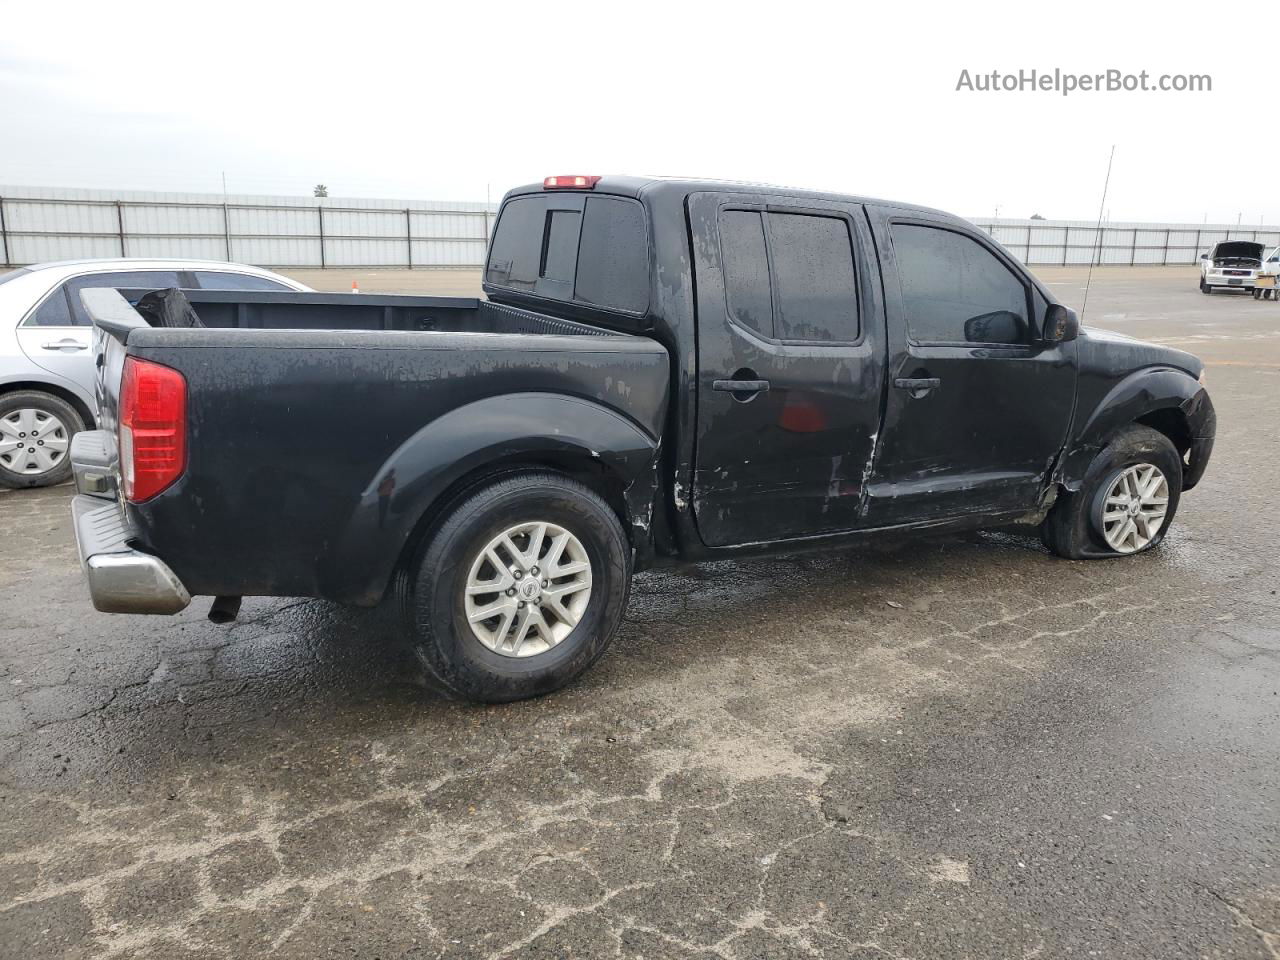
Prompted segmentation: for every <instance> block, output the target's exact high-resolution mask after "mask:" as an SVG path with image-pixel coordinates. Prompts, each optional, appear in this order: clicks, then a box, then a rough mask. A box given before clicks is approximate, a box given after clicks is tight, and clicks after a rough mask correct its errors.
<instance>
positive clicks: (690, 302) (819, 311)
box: [72, 176, 1215, 701]
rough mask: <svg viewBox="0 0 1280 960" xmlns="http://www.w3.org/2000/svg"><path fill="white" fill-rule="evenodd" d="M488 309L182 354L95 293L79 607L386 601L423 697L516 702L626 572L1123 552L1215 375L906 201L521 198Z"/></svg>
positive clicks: (1169, 493) (509, 214)
mask: <svg viewBox="0 0 1280 960" xmlns="http://www.w3.org/2000/svg"><path fill="white" fill-rule="evenodd" d="M483 286H484V291H485V294H486V297H485V298H480V299H471V298H423V297H372V296H362V297H359V298H356V297H333V296H330V295H325V294H293V293H239V292H236V293H232V292H216V291H201V292H194V293H191V294H190V295H189V300H190V307H189V309H190V310H191V311H193V312H194V314H195V315H196V316H197V317H198V318H199V319H200V321H201V322H202V323H203V324H204V325H203V327H193V328H183V329H179V328H171V327H167V326H151V325H148V324H147V323H146V322H144V320H143V319H142V317H141V316H140V315H139V313H138V312H137V311H136V310H134V309H133V308H131V307H130V305H129V302H128V301H129V300H130V299H136V294H133V293H126V294H124V295H122V294H121V293H119V292H116V291H110V290H86V291H85V292H84V293H83V294H82V298H83V300H84V303H85V306H86V309H87V310H88V311H89V313H90V315H91V316H92V317H93V319H94V323H95V325H96V327H97V335H96V336H97V351H98V361H99V369H100V373H99V376H100V389H101V392H102V407H103V422H102V425H101V429H100V430H98V431H94V432H89V433H85V434H81V435H80V436H79V437H77V438H76V441H75V443H74V445H73V449H72V461H73V465H74V468H75V474H76V482H77V485H78V487H79V495H78V496H77V497H76V498H75V500H74V507H73V510H74V514H75V527H76V532H77V537H78V540H79V548H80V554H81V557H82V560H83V563H84V567H85V570H86V572H87V575H88V581H89V589H90V593H91V596H92V598H93V601H94V603H95V605H96V606H97V607H98V609H100V610H104V611H109V612H123V613H173V612H176V611H178V610H180V609H182V608H184V607H186V606H187V604H188V603H189V602H190V599H191V597H192V596H193V595H205V596H213V597H215V598H216V599H215V600H214V602H213V605H212V607H211V611H210V612H211V616H213V617H214V618H215V619H220V620H225V619H228V618H230V617H233V616H234V615H235V611H236V608H237V605H238V602H239V601H238V598H240V597H242V596H245V595H266V596H309V597H323V598H327V599H330V600H334V601H339V602H342V603H349V604H357V605H364V606H372V605H375V604H378V603H379V602H380V601H382V600H383V599H384V597H388V595H391V594H394V596H395V598H396V600H397V601H398V604H399V607H400V611H401V614H402V616H403V621H404V626H405V630H406V632H407V634H408V636H409V637H410V638H411V640H412V643H413V645H414V648H415V650H416V651H417V654H418V656H419V657H420V659H421V660H422V663H423V664H424V665H425V666H426V668H427V669H428V670H429V672H430V673H431V674H432V675H433V676H434V677H435V678H436V680H437V681H438V682H439V684H440V685H441V686H442V687H444V688H445V689H447V690H448V691H450V692H452V693H453V694H455V695H458V696H461V697H465V698H469V699H473V700H481V701H505V700H511V699H516V698H520V697H526V696H531V695H536V694H540V693H545V692H547V691H550V690H553V689H555V688H557V687H559V686H561V685H563V684H565V683H566V682H568V681H569V680H571V679H572V678H574V677H575V676H577V675H578V674H580V673H581V672H582V671H583V670H585V669H586V668H587V667H588V666H589V665H590V664H591V663H592V662H593V661H595V660H596V659H597V658H598V657H599V656H600V655H601V654H602V653H603V652H604V650H605V648H606V646H607V645H608V643H609V641H610V639H611V638H612V636H613V634H614V632H615V630H616V629H617V627H618V625H619V622H620V621H621V618H622V615H623V611H624V608H625V607H626V604H627V597H628V590H629V583H630V579H631V575H632V573H633V572H634V571H636V570H639V569H643V568H645V567H649V566H651V565H654V564H659V563H673V562H690V561H701V560H712V559H719V558H726V557H735V556H742V555H746V554H753V553H767V552H774V551H794V550H799V549H815V548H828V547H832V548H834V547H843V546H848V545H850V544H855V543H858V542H859V541H862V540H864V539H865V538H868V537H879V536H884V535H889V534H902V533H910V532H913V531H925V530H928V531H942V530H961V529H971V528H979V527H993V526H1002V525H1007V524H1029V525H1033V526H1035V527H1038V528H1039V530H1040V533H1041V537H1042V539H1043V542H1044V543H1045V544H1046V546H1047V547H1048V548H1049V549H1050V550H1051V551H1053V552H1054V553H1056V554H1059V555H1060V556H1063V557H1068V558H1072V559H1084V558H1104V557H1117V556H1123V555H1131V554H1136V553H1139V552H1141V551H1144V550H1149V549H1151V548H1153V547H1155V546H1156V545H1157V544H1159V543H1160V542H1161V541H1162V539H1163V538H1164V537H1165V535H1166V532H1167V531H1168V529H1169V526H1170V524H1171V523H1172V521H1173V518H1174V514H1175V511H1176V510H1177V507H1178V502H1179V498H1180V496H1181V495H1182V493H1184V492H1185V491H1187V490H1189V489H1191V488H1192V487H1194V486H1195V485H1196V483H1197V481H1199V479H1200V477H1201V475H1202V474H1203V473H1204V470H1205V467H1206V465H1207V463H1208V461H1209V457H1210V453H1211V450H1212V447H1213V438H1214V430H1215V416H1214V410H1213V405H1212V403H1211V402H1210V399H1209V396H1208V394H1207V392H1206V390H1205V387H1204V383H1203V366H1202V364H1201V362H1200V361H1199V360H1197V359H1196V358H1195V357H1193V356H1191V355H1189V354H1187V353H1183V352H1181V351H1179V350H1174V349H1171V348H1168V347H1163V346H1155V345H1151V344H1146V343H1142V342H1139V341H1137V340H1132V339H1129V338H1126V337H1122V336H1118V335H1116V334H1111V333H1105V332H1102V331H1095V330H1089V329H1081V328H1080V325H1079V321H1078V319H1077V317H1076V315H1075V313H1074V312H1073V311H1072V310H1071V309H1069V308H1068V307H1066V306H1064V305H1062V304H1060V303H1058V302H1057V301H1056V300H1055V299H1054V297H1053V295H1052V293H1051V292H1050V291H1049V290H1048V289H1047V288H1046V287H1045V286H1044V285H1043V284H1041V283H1040V282H1039V281H1038V280H1037V279H1036V278H1035V277H1034V276H1033V275H1032V274H1030V273H1029V272H1028V271H1027V270H1026V269H1025V268H1024V267H1023V266H1022V265H1021V264H1020V263H1019V262H1018V261H1017V260H1016V259H1014V258H1013V257H1012V256H1011V255H1010V254H1009V253H1008V252H1007V251H1005V250H1004V249H1003V248H1002V247H1001V246H1000V245H999V244H998V243H996V242H994V241H993V240H992V239H991V238H990V237H989V236H987V235H986V234H985V233H983V232H982V231H980V230H979V229H977V228H976V227H974V226H973V225H971V224H970V223H968V222H966V221H964V220H961V219H959V218H957V217H954V216H951V215H949V214H946V213H941V212H938V211H936V210H930V209H925V208H923V207H917V206H910V205H907V204H900V203H889V202H883V201H878V200H867V199H861V198H858V197H851V196H842V195H835V194H829V193H816V192H807V191H801V190H790V189H779V188H773V187H764V186H750V185H742V184H730V183H721V182H715V181H693V180H655V179H638V178H631V177H603V178H602V177H586V176H573V177H552V178H548V179H547V180H546V181H544V182H542V183H536V184H532V185H530V186H526V187H521V188H519V189H516V190H512V191H511V192H510V193H508V194H507V195H506V197H505V198H504V200H503V203H502V206H501V208H500V211H499V214H498V218H497V222H496V226H495V229H494V233H493V237H492V240H491V242H490V244H489V250H488V257H487V263H486V266H485V270H484V278H483ZM153 296H157V295H156V294H153ZM164 296H168V297H170V299H171V300H172V299H174V298H175V297H177V296H178V295H177V294H176V293H175V292H169V293H168V294H164Z"/></svg>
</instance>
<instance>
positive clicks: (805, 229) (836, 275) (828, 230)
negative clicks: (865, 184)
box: [768, 213, 858, 343]
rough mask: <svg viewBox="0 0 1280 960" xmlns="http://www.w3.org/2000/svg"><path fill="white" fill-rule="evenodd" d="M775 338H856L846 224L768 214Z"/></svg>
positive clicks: (829, 219)
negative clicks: (773, 287) (775, 309)
mask: <svg viewBox="0 0 1280 960" xmlns="http://www.w3.org/2000/svg"><path fill="white" fill-rule="evenodd" d="M768 221H769V241H770V243H771V244H772V250H773V274H774V283H775V285H776V287H777V295H778V323H777V331H778V338H779V339H780V340H803V341H805V342H808V343H821V342H824V341H837V342H838V341H844V342H851V341H853V340H857V339H858V294H857V288H856V287H855V285H854V279H853V244H852V242H851V241H850V239H849V225H848V224H847V223H845V222H844V221H843V220H841V219H838V218H836V217H811V216H801V215H798V214H790V213H770V214H769V215H768Z"/></svg>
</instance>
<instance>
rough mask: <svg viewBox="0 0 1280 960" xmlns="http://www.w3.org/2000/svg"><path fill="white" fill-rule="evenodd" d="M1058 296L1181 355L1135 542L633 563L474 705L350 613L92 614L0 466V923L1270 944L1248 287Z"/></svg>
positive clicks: (1270, 522) (418, 944) (597, 941)
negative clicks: (575, 670) (1194, 448)
mask: <svg viewBox="0 0 1280 960" xmlns="http://www.w3.org/2000/svg"><path fill="white" fill-rule="evenodd" d="M1042 274H1043V276H1044V277H1045V278H1046V280H1048V281H1049V282H1051V283H1053V284H1054V289H1055V290H1056V291H1057V292H1058V293H1059V295H1060V296H1061V297H1062V298H1063V299H1064V300H1066V301H1067V302H1069V303H1077V304H1078V302H1079V300H1080V295H1081V293H1082V281H1083V274H1082V272H1081V271H1077V270H1044V271H1043V272H1042ZM307 279H308V280H309V281H314V280H315V278H314V276H309V277H308V278H307ZM350 279H351V277H350V276H349V275H348V274H347V273H334V274H333V276H332V278H330V284H331V285H332V286H335V287H336V288H343V287H344V286H349V282H350ZM449 280H450V282H455V283H456V282H457V281H458V277H457V275H451V276H450V278H449ZM386 282H387V283H388V284H389V285H395V284H398V285H399V289H406V290H408V289H414V288H413V287H411V286H410V285H411V284H418V285H419V287H418V289H421V285H423V284H430V283H432V282H433V280H432V279H431V277H430V275H429V274H428V275H426V276H424V275H423V272H419V275H418V276H417V277H410V276H408V275H403V274H402V275H399V276H398V277H396V276H393V277H391V278H390V279H388V280H387V281H386ZM366 283H367V281H364V280H362V287H365V288H366V289H374V288H375V287H374V286H373V285H369V286H367V287H366ZM317 285H319V284H317ZM1089 319H1090V321H1091V322H1093V323H1096V324H1097V325H1099V326H1105V327H1108V328H1111V329H1114V330H1118V331H1120V332H1123V333H1129V334H1132V335H1135V336H1140V337H1145V338H1149V339H1158V340H1163V341H1165V342H1171V343H1177V344H1179V345H1182V346H1184V347H1186V348H1190V349H1192V350H1194V351H1196V352H1198V353H1200V354H1201V356H1203V357H1205V358H1206V359H1207V360H1208V362H1209V370H1208V375H1209V385H1210V389H1211V390H1212V392H1213V396H1214V400H1215V403H1216V405H1217V408H1218V413H1219V431H1220V433H1219V438H1218V444H1217V449H1216V451H1215V458H1214V462H1213V463H1212V465H1211V467H1210V470H1209V473H1208V475H1207V476H1206V478H1205V480H1204V481H1203V483H1202V484H1201V486H1200V487H1199V488H1197V489H1196V490H1195V491H1193V492H1192V493H1190V494H1188V495H1187V497H1186V498H1185V499H1184V500H1183V502H1182V506H1181V508H1180V510H1179V514H1178V519H1177V523H1176V525H1175V527H1174V529H1173V531H1172V533H1171V535H1170V537H1169V539H1168V541H1167V542H1166V544H1165V545H1164V546H1163V547H1161V548H1160V549H1159V550H1157V551H1155V552H1153V553H1151V554H1147V555H1144V556H1142V557H1138V558H1133V559H1128V560H1120V561H1102V562H1098V561H1094V562H1068V561H1063V560H1059V559H1055V558H1052V557H1050V556H1049V555H1047V554H1046V553H1045V552H1044V551H1043V550H1042V549H1041V548H1040V546H1039V543H1038V542H1037V541H1036V540H1034V539H1032V538H1030V537H1027V536H1024V535H1021V534H1011V533H984V534H974V535H969V536H962V537H946V538H934V539H928V540H918V541H914V542H906V543H893V544H884V545H881V546H878V547H872V548H868V549H864V550H862V551H859V552H850V553H846V554H840V555H832V556H824V557H801V558H782V559H771V560H759V561H752V562H741V563H721V564H711V565H705V566H700V567H697V568H692V569H686V570H680V571H674V572H672V571H662V572H650V573H647V574H644V575H642V576H640V577H639V578H637V582H636V588H635V593H634V597H633V600H632V603H631V607H630V610H629V613H628V618H627V622H626V624H625V626H624V628H623V630H622V633H621V635H620V636H619V637H618V639H617V641H616V642H615V644H614V645H613V647H612V650H611V652H610V653H609V655H608V656H607V657H606V658H605V659H604V660H603V661H602V662H601V663H600V664H598V665H597V666H596V667H595V668H594V669H593V670H592V671H591V672H590V673H589V674H588V675H587V676H586V677H585V678H584V679H583V680H582V681H581V682H579V683H577V684H576V685H574V686H572V687H571V688H569V689H568V690H565V691H563V692H561V693H559V694H556V695H553V696H550V697H546V698H543V699H540V700H537V701H533V702H526V703H519V704H514V705H510V706H503V707H474V706H468V705H464V704H459V703H455V702H447V701H442V700H440V699H438V698H437V697H435V696H434V695H432V694H431V693H429V692H427V691H426V690H425V689H424V686H423V683H422V678H421V677H420V675H419V673H418V671H417V669H416V667H415V665H414V662H413V660H412V659H411V657H410V656H409V655H408V654H407V653H406V652H405V650H404V649H403V648H402V647H401V646H400V644H399V642H398V640H397V639H396V636H395V632H394V630H393V629H392V627H391V625H390V620H389V617H388V616H387V615H386V614H385V613H383V612H380V611H372V612H368V611H357V610H347V609H343V608H340V607H337V606H333V605H331V604H327V603H323V602H319V601H310V600H305V601H299V600H265V599H251V600H246V602H245V605H244V610H243V613H242V615H241V618H240V620H239V621H238V622H237V623H236V624H234V625H233V626H231V627H229V628H228V627H219V626H215V625H213V624H211V623H209V622H208V621H207V620H206V619H205V609H206V607H207V605H208V601H207V600H198V601H197V602H196V603H195V604H193V607H192V608H191V609H189V610H187V611H185V612H184V613H183V614H181V615H179V616H176V617H173V618H145V617H119V616H117V617H111V616H105V615H100V614H97V613H95V612H94V611H93V610H92V609H91V607H90V605H89V602H88V600H87V597H86V593H85V589H84V587H83V585H82V583H81V580H80V573H79V570H78V567H77V562H76V557H75V548H74V544H73V538H72V533H71V528H70V516H69V500H70V496H71V491H70V489H69V488H66V487H63V488H57V489H52V490H43V491H21V492H8V493H0V530H2V531H3V536H2V537H0V609H2V610H3V616H2V617H0V957H4V958H15V960H17V958H22V960H33V958H41V957H67V958H87V957H139V958H141V957H150V958H164V960H175V958H241V957H259V956H270V957H297V958H317V957H361V958H375V957H376V958H383V960H387V958H399V957H425V958H437V957H441V958H494V960H496V958H503V957H519V958H526V957H527V958H533V957H546V958H561V960H563V958H571V957H572V958H597V957H600V958H609V957H619V958H646V960H663V958H708V960H709V958H732V960H748V958H769V960H791V958H806V957H833V958H872V957H902V958H925V957H945V958H959V957H999V958H1008V957H1019V958H1031V957H1082V958H1083V957H1123V958H1134V957H1153V958H1155V957H1158V958H1162V960H1167V958H1171V957H1215V958H1217V957H1256V958H1270V960H1275V958H1277V957H1280V847H1278V845H1277V837H1278V836H1280V830H1278V827H1280V816H1278V808H1277V801H1278V799H1280V797H1278V794H1280V776H1278V774H1280V762H1278V761H1280V627H1278V622H1277V612H1278V610H1280V598H1278V596H1277V594H1276V590H1277V589H1278V588H1280V576H1278V575H1277V565H1276V563H1277V554H1278V552H1280V551H1278V548H1277V534H1278V533H1280V521H1277V519H1276V511H1275V509H1274V505H1273V504H1272V502H1271V495H1272V493H1273V491H1274V490H1275V489H1276V488H1277V484H1278V483H1280V431H1278V430H1277V408H1278V404H1277V398H1278V397H1280V304H1276V303H1259V302H1256V301H1254V300H1252V299H1249V298H1245V297H1234V296H1229V295H1227V296H1222V295H1219V296H1214V297H1212V298H1210V297H1204V296H1202V295H1201V294H1200V293H1198V292H1197V290H1196V289H1195V271H1194V270H1191V271H1187V270H1183V269H1173V268H1169V269H1135V270H1128V269H1124V270H1121V269H1114V268H1113V269H1107V270H1101V271H1098V272H1097V273H1096V274H1095V277H1094V283H1093V289H1092V292H1091V293H1090V318H1089Z"/></svg>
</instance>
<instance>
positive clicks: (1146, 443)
mask: <svg viewBox="0 0 1280 960" xmlns="http://www.w3.org/2000/svg"><path fill="white" fill-rule="evenodd" d="M1181 493H1182V458H1181V457H1180V456H1179V455H1178V450H1177V448H1176V447H1174V445H1173V444H1172V443H1171V442H1170V440H1169V438H1168V437H1166V436H1165V435H1164V434H1162V433H1159V432H1157V431H1155V430H1152V429H1151V428H1150V427H1143V426H1139V425H1137V424H1133V425H1131V426H1128V427H1125V428H1124V429H1123V430H1120V431H1119V432H1117V433H1116V434H1115V436H1114V437H1112V438H1111V441H1110V442H1109V443H1108V444H1107V445H1106V446H1105V447H1103V448H1102V450H1101V451H1099V453H1098V455H1097V456H1096V457H1095V458H1094V460H1093V463H1091V464H1090V465H1089V469H1088V471H1086V473H1085V476H1084V480H1083V481H1082V482H1081V484H1080V489H1079V490H1077V491H1075V492H1074V493H1072V492H1064V493H1063V494H1062V495H1061V496H1059V497H1058V500H1057V502H1056V503H1055V504H1054V505H1053V509H1051V510H1050V511H1049V515H1048V516H1047V517H1045V519H1044V522H1043V523H1042V524H1041V525H1040V538H1041V540H1042V541H1043V542H1044V545H1045V546H1046V547H1048V548H1049V549H1050V550H1052V551H1053V552H1054V553H1056V554H1058V555H1059V556H1061V557H1067V558H1069V559H1072V560H1083V559H1092V558H1098V557H1119V556H1127V555H1129V554H1134V553H1141V552H1142V551H1144V550H1150V549H1151V548H1152V547H1154V546H1157V545H1158V544H1159V543H1160V542H1161V541H1162V540H1163V539H1164V536H1165V533H1166V532H1168V530H1169V525H1170V524H1171V523H1173V517H1174V514H1175V513H1176V512H1177V509H1178V500H1179V497H1180V495H1181Z"/></svg>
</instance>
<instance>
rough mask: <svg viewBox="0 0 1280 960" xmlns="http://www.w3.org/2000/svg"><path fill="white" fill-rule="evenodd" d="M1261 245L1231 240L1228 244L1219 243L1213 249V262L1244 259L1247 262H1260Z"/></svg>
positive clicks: (1249, 241) (1250, 241)
mask: <svg viewBox="0 0 1280 960" xmlns="http://www.w3.org/2000/svg"><path fill="white" fill-rule="evenodd" d="M1263 249H1264V247H1263V245H1262V244H1260V243H1254V242H1253V241H1252V240H1232V241H1231V242H1230V243H1220V244H1218V245H1217V246H1216V247H1214V248H1213V259H1214V260H1233V259H1239V258H1244V259H1247V260H1261V259H1262V252H1263Z"/></svg>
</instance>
